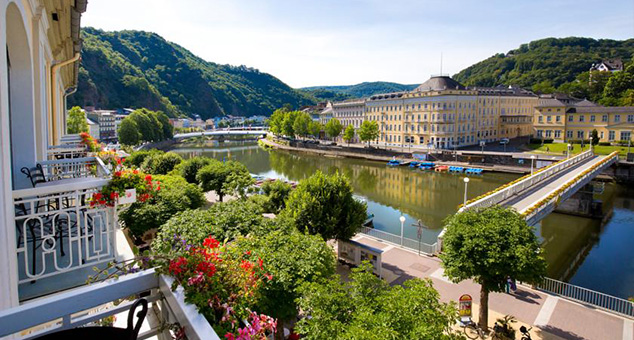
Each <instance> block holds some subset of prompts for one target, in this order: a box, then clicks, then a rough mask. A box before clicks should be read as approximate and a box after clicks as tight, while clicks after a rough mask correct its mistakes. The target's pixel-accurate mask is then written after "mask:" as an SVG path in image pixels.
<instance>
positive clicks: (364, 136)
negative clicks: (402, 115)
mask: <svg viewBox="0 0 634 340" xmlns="http://www.w3.org/2000/svg"><path fill="white" fill-rule="evenodd" d="M379 133H380V132H379V123H377V122H376V121H370V120H364V121H363V123H361V128H359V139H361V141H363V142H368V146H370V141H373V140H375V139H377V138H379Z"/></svg>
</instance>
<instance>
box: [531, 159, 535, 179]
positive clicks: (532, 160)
mask: <svg viewBox="0 0 634 340" xmlns="http://www.w3.org/2000/svg"><path fill="white" fill-rule="evenodd" d="M534 161H535V155H532V156H531V176H532V175H533V162H534Z"/></svg>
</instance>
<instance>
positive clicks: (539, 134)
mask: <svg viewBox="0 0 634 340" xmlns="http://www.w3.org/2000/svg"><path fill="white" fill-rule="evenodd" d="M479 134H480V133H478V135H479ZM543 135H544V131H542V130H537V137H539V138H542V137H543Z"/></svg>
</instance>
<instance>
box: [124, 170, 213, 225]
mask: <svg viewBox="0 0 634 340" xmlns="http://www.w3.org/2000/svg"><path fill="white" fill-rule="evenodd" d="M154 179H155V180H158V181H159V182H160V187H161V190H160V191H159V192H158V193H157V194H156V195H155V196H154V197H153V198H151V199H150V200H148V201H146V202H136V203H133V204H131V205H130V207H129V208H128V209H126V210H123V211H122V212H121V213H120V214H119V217H120V218H121V220H122V221H123V222H125V225H126V228H128V229H129V230H130V232H131V233H132V235H134V236H137V237H140V236H142V235H143V234H144V233H145V232H146V231H148V230H151V229H153V228H158V227H160V226H161V225H163V223H165V222H167V220H169V219H170V218H171V217H172V216H173V215H175V214H176V213H178V212H181V211H185V210H188V209H196V208H199V207H201V206H202V205H203V204H204V202H205V196H204V195H203V192H202V190H200V188H198V187H197V186H196V185H193V184H190V183H187V181H185V179H183V178H182V177H178V176H160V175H159V176H154Z"/></svg>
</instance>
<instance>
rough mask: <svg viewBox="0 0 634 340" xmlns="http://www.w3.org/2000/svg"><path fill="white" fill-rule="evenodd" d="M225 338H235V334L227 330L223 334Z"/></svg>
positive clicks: (231, 339)
mask: <svg viewBox="0 0 634 340" xmlns="http://www.w3.org/2000/svg"><path fill="white" fill-rule="evenodd" d="M225 338H227V340H236V336H235V335H233V333H229V332H227V334H225Z"/></svg>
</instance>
